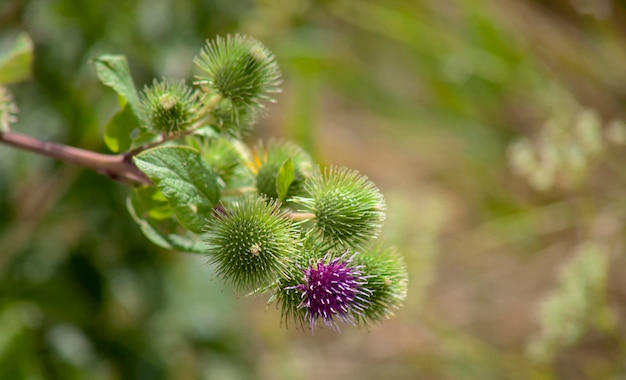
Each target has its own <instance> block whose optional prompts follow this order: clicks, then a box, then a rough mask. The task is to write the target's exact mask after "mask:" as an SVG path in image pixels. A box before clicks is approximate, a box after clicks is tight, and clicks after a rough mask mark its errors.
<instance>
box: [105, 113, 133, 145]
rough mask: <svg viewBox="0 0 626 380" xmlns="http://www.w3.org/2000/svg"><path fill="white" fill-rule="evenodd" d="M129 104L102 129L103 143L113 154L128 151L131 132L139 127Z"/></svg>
mask: <svg viewBox="0 0 626 380" xmlns="http://www.w3.org/2000/svg"><path fill="white" fill-rule="evenodd" d="M128 104H129V103H126V105H125V106H124V108H123V109H122V110H121V111H119V112H118V113H116V114H115V115H114V116H113V118H112V119H111V120H110V121H109V123H108V124H107V126H106V127H105V129H104V142H105V144H106V146H107V147H108V148H109V149H110V150H111V151H112V152H114V153H118V152H125V151H127V150H128V149H130V146H131V142H132V140H131V137H130V134H131V132H132V130H133V129H134V128H136V127H138V126H139V120H137V116H135V114H134V113H133V111H132V110H131V108H130V106H129V105H128Z"/></svg>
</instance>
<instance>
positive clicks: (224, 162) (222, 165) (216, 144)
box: [200, 137, 251, 187]
mask: <svg viewBox="0 0 626 380" xmlns="http://www.w3.org/2000/svg"><path fill="white" fill-rule="evenodd" d="M200 149H201V152H202V157H203V158H204V160H205V161H206V162H207V163H208V164H209V166H210V167H211V169H213V171H214V172H215V174H217V175H218V176H219V178H220V179H221V180H222V182H223V184H224V186H225V187H228V186H229V185H231V184H232V183H233V182H239V181H237V180H238V177H243V176H244V175H245V176H246V177H247V178H250V177H251V175H250V174H249V173H248V171H247V168H245V166H243V161H244V158H243V157H242V154H241V152H240V151H239V150H238V149H237V147H236V145H235V142H234V141H231V140H230V139H227V138H225V137H215V138H211V139H207V140H206V141H205V142H204V144H203V145H202V146H201V147H200Z"/></svg>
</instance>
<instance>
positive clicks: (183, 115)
mask: <svg viewBox="0 0 626 380" xmlns="http://www.w3.org/2000/svg"><path fill="white" fill-rule="evenodd" d="M198 105H199V104H198V96H197V93H196V92H195V91H194V90H192V89H191V88H190V87H189V86H187V85H186V84H185V82H184V81H182V80H181V81H176V82H171V81H168V80H165V79H164V80H161V81H157V80H154V82H153V83H152V86H150V87H146V88H145V89H144V96H143V98H142V108H143V109H144V111H145V114H146V115H147V118H148V120H147V121H148V124H149V126H150V128H151V129H152V130H153V131H155V132H157V133H172V132H177V131H181V130H184V129H185V128H186V127H188V126H189V124H190V123H191V122H192V120H193V118H194V116H195V113H196V111H197V109H198Z"/></svg>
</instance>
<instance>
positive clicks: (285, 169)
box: [276, 157, 296, 202]
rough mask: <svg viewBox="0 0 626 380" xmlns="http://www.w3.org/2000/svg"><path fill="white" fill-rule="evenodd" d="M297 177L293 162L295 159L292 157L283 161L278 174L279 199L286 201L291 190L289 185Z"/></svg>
mask: <svg viewBox="0 0 626 380" xmlns="http://www.w3.org/2000/svg"><path fill="white" fill-rule="evenodd" d="M295 178H296V168H295V166H294V164H293V160H292V159H291V157H290V158H288V159H287V161H285V163H283V166H281V167H280V170H279V171H278V175H277V176H276V193H277V194H278V200H279V201H281V202H282V201H284V200H285V198H286V197H287V192H289V186H291V183H292V182H293V180H294V179H295Z"/></svg>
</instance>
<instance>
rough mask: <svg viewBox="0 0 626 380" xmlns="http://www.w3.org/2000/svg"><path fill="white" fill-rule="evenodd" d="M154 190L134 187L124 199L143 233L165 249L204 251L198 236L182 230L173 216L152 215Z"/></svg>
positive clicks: (204, 246) (204, 248) (203, 244)
mask: <svg viewBox="0 0 626 380" xmlns="http://www.w3.org/2000/svg"><path fill="white" fill-rule="evenodd" d="M154 191H155V190H154V189H151V188H136V189H134V190H133V192H132V193H131V194H130V196H129V197H128V198H127V199H126V207H127V208H128V212H129V213H130V215H131V216H132V218H133V219H134V220H135V222H137V224H139V227H140V228H141V231H142V232H143V234H144V235H145V236H146V237H147V238H148V239H149V240H150V241H151V242H153V243H154V244H156V245H158V246H160V247H163V248H166V249H172V250H177V251H181V252H190V253H205V252H206V245H205V243H204V242H203V241H202V240H201V239H200V238H199V236H198V235H196V234H194V233H191V232H189V231H185V230H182V227H181V226H180V224H179V223H178V222H177V221H176V220H175V219H174V218H173V217H170V218H167V219H162V220H157V219H155V218H153V217H152V214H153V211H154V208H152V205H153V201H154V198H155V194H154ZM157 193H158V191H157ZM168 207H169V206H168ZM170 214H171V212H170ZM181 230H182V231H181Z"/></svg>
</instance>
